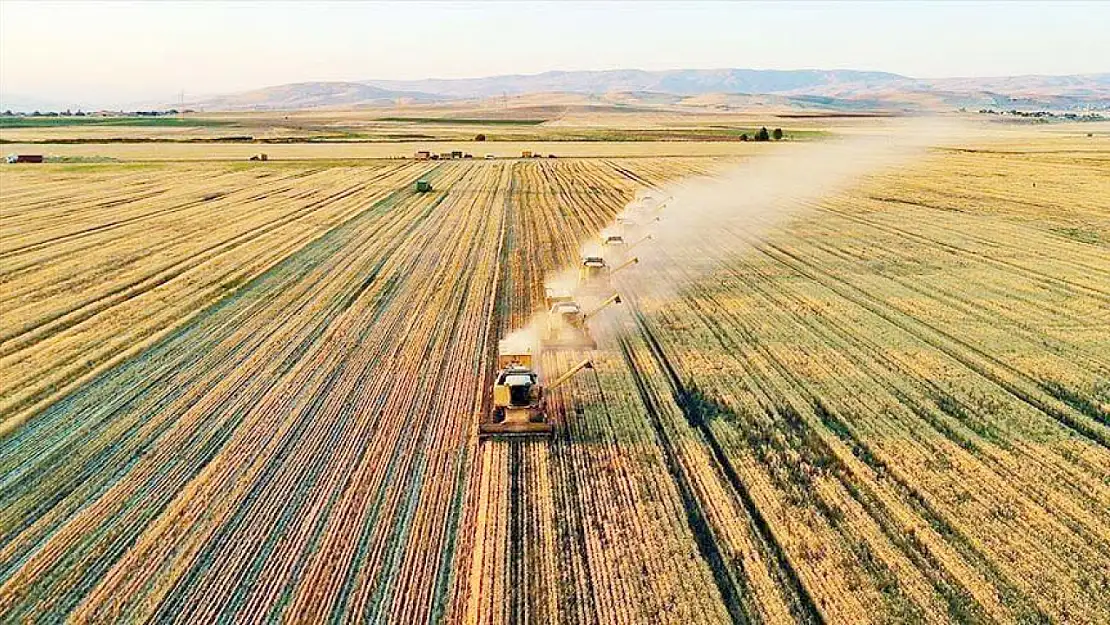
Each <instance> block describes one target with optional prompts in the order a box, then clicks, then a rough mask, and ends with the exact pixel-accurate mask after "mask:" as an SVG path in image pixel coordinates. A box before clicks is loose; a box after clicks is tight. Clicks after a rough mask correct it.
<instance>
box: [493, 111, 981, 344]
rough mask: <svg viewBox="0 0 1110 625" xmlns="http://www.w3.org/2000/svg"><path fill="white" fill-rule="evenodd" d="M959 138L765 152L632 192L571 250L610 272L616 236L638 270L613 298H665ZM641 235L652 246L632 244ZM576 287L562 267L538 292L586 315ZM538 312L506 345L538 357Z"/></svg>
mask: <svg viewBox="0 0 1110 625" xmlns="http://www.w3.org/2000/svg"><path fill="white" fill-rule="evenodd" d="M968 130H969V129H968V127H967V126H966V125H962V124H960V123H959V122H958V121H955V120H951V119H949V120H944V119H914V120H900V121H896V122H893V123H890V124H888V125H887V126H885V127H881V128H877V129H875V130H874V131H873V132H872V133H870V134H858V135H853V136H846V137H843V138H839V139H834V140H830V141H822V142H813V143H796V144H776V145H768V146H767V147H768V148H769V149H768V152H769V153H767V154H760V155H757V156H753V157H752V158H750V159H747V160H745V161H744V162H743V163H740V164H738V165H735V166H733V167H731V168H730V169H727V170H725V171H723V172H721V173H719V174H717V175H713V176H701V177H695V178H688V179H685V180H682V181H679V182H677V183H674V184H670V185H667V186H665V187H663V188H657V189H643V190H641V191H640V192H638V193H637V196H636V199H634V200H633V201H632V202H630V203H629V204H628V205H627V206H625V208H624V209H623V210H622V211H621V212H620V213H619V214H618V215H617V216H616V218H615V219H614V221H613V222H611V223H609V224H608V225H606V227H605V228H603V229H602V231H601V233H599V236H598V237H597V238H591V239H589V240H587V241H584V242H582V244H581V245H580V250H579V251H580V253H581V256H582V257H585V256H605V257H606V260H607V262H608V264H609V265H610V267H615V266H616V265H618V264H619V263H620V262H621V261H622V260H624V257H625V255H624V254H622V253H620V251H619V249H618V248H615V247H610V246H604V245H602V243H601V241H602V240H603V239H604V237H605V236H606V235H608V234H621V235H622V236H623V237H624V245H625V247H626V248H627V247H628V246H631V245H632V244H634V243H635V244H636V246H635V249H633V250H631V251H630V252H629V253H628V254H627V256H635V257H637V258H639V260H640V262H639V264H638V265H637V266H635V267H631V268H629V269H627V270H624V271H622V272H621V273H620V274H619V275H618V276H614V283H613V290H621V289H623V290H625V291H627V293H626V295H633V296H635V295H649V294H650V295H651V296H652V297H655V298H666V297H672V296H674V295H676V294H677V292H678V290H679V289H681V288H682V286H683V285H685V284H690V283H692V282H693V281H696V280H698V279H701V278H704V277H706V276H709V275H712V273H713V272H714V271H715V270H716V268H717V266H718V264H719V263H720V262H721V258H722V257H723V256H728V255H731V254H738V253H743V252H744V251H745V248H746V247H747V244H746V243H745V242H744V241H745V239H753V238H758V237H759V236H760V235H761V234H764V233H766V232H768V231H769V230H771V229H772V228H774V227H776V226H778V225H781V224H783V223H785V222H786V221H788V220H790V219H793V218H796V217H799V216H801V215H802V214H804V213H805V212H806V211H808V210H811V207H812V205H813V203H814V202H815V201H817V200H820V199H821V198H824V197H828V196H830V195H834V194H836V193H839V192H841V191H844V190H845V189H846V188H848V187H850V186H851V185H853V184H855V183H857V182H858V181H859V180H860V179H861V178H863V177H864V176H866V175H870V174H874V173H878V172H881V171H883V170H885V169H890V168H895V167H898V166H902V165H905V164H907V163H909V162H911V161H912V160H914V159H915V158H919V157H921V156H922V155H924V154H925V153H926V151H927V150H928V148H929V147H931V146H935V145H941V144H946V143H952V142H955V141H958V140H959V139H960V138H962V137H965V136H966V134H967V131H968ZM647 235H650V236H651V239H650V240H647V241H641V239H643V238H644V237H646V236H647ZM577 278H578V268H577V267H571V268H565V269H562V270H560V271H559V272H557V273H553V274H549V275H548V276H547V277H546V278H545V281H544V284H545V286H546V287H547V288H548V289H549V291H550V292H554V293H560V292H561V293H569V294H572V295H574V296H575V297H576V298H577V299H579V300H583V299H584V300H585V301H584V302H581V301H580V303H583V304H584V305H585V307H589V306H590V305H591V304H590V302H591V300H596V299H598V298H596V296H587V295H584V294H582V293H576V289H577ZM618 285H619V289H618ZM607 295H608V294H605V296H607ZM603 297H604V296H603ZM615 311H616V307H610V308H609V309H607V310H606V311H604V312H603V313H602V314H601V315H599V316H597V317H595V318H594V319H592V320H591V322H590V327H591V329H592V330H593V333H594V335H595V337H597V338H601V335H604V334H606V333H607V329H608V328H609V327H610V326H611V324H610V323H609V320H610V318H611V317H612V315H614V314H615ZM545 312H546V311H539V312H538V313H537V314H536V315H535V316H533V318H532V320H531V322H530V323H529V324H528V326H527V327H525V328H522V329H520V330H516V331H514V332H513V333H512V334H510V335H509V337H507V338H509V339H512V342H513V343H514V344H516V345H517V346H525V345H527V346H530V347H532V349H533V350H534V352H533V353H538V351H536V350H538V348H539V339H540V336H541V333H542V328H543V323H544V319H545V316H544V313H545Z"/></svg>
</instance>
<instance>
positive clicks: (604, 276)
mask: <svg viewBox="0 0 1110 625" xmlns="http://www.w3.org/2000/svg"><path fill="white" fill-rule="evenodd" d="M578 288H579V290H581V291H587V292H588V291H597V290H601V289H608V288H609V264H608V263H606V262H605V259H604V258H602V257H601V256H586V257H585V258H583V259H582V265H581V266H580V267H579V268H578Z"/></svg>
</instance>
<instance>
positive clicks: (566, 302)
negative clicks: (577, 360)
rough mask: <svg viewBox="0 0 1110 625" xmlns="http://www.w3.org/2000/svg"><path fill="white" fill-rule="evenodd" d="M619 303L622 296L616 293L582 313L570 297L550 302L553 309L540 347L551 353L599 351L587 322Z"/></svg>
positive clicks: (548, 314) (548, 316)
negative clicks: (579, 350)
mask: <svg viewBox="0 0 1110 625" xmlns="http://www.w3.org/2000/svg"><path fill="white" fill-rule="evenodd" d="M551 299H552V298H549V300H551ZM619 303H621V296H620V295H618V294H617V293H614V294H612V295H611V296H609V297H608V298H607V299H605V300H604V301H603V302H601V303H600V304H598V305H597V306H595V307H594V308H593V309H592V310H590V311H589V312H582V307H581V306H579V305H578V302H576V301H574V300H573V299H571V298H569V296H568V297H567V298H565V299H564V298H562V297H560V298H559V299H558V300H557V301H549V304H550V305H551V308H550V310H549V311H548V313H547V327H546V331H545V332H544V335H543V339H542V340H541V341H540V347H541V348H542V349H544V350H551V351H558V350H572V349H597V341H595V340H594V338H593V337H592V336H591V335H590V328H589V326H588V325H587V324H586V322H587V321H588V320H589V319H590V318H591V317H594V316H595V315H597V314H598V313H599V312H601V311H602V310H605V309H606V308H608V307H609V306H610V305H612V304H619Z"/></svg>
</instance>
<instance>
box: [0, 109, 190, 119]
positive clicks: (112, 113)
mask: <svg viewBox="0 0 1110 625" xmlns="http://www.w3.org/2000/svg"><path fill="white" fill-rule="evenodd" d="M195 112H196V111H194V110H193V109H184V110H180V111H179V110H177V109H168V110H165V111H88V112H86V111H82V110H80V109H78V110H76V111H72V110H70V109H66V110H64V111H32V112H30V113H26V112H23V111H12V110H7V111H4V112H3V113H0V116H3V117H168V116H173V115H180V114H182V113H195Z"/></svg>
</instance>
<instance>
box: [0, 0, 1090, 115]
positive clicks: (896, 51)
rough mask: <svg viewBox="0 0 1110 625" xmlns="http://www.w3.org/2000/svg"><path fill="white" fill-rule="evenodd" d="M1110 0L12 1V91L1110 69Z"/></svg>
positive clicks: (46, 94)
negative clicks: (564, 73) (523, 77)
mask: <svg viewBox="0 0 1110 625" xmlns="http://www.w3.org/2000/svg"><path fill="white" fill-rule="evenodd" d="M1106 32H1110V2H1107V1H1089V2H1078V1H1077V2H1003V1H988V2H970V1H969V2H958V1H948V2H808V3H807V2H773V3H763V2H734V3H733V2H708V3H699V2H640V3H633V2H614V3H607V2H573V3H568V2H560V3H544V2H537V3H521V2H507V1H506V2H497V1H487V2H430V3H417V2H408V3H389V2H355V1H345V2H312V1H307V0H306V1H301V2H292V1H271V2H263V1H262V0H258V1H254V2H217V1H214V0H208V1H199V0H194V1H192V2H170V1H162V2H110V1H107V0H85V1H81V2H58V1H49V0H47V1H36V2H24V1H21V0H0V93H3V94H7V95H9V96H11V95H12V94H17V95H19V96H21V97H24V98H27V97H30V98H35V99H41V100H43V101H46V102H53V103H60V104H65V105H67V106H84V107H86V108H91V107H96V106H109V105H112V104H116V103H123V102H128V103H131V102H159V103H166V102H174V101H177V99H178V95H179V93H180V92H181V91H184V92H185V94H186V96H185V97H186V99H187V100H188V99H192V98H196V97H202V96H208V95H214V94H220V93H231V92H236V91H244V90H248V89H255V88H260V87H266V86H272V85H277V84H284V83H290V82H303V81H326V80H344V81H357V80H368V79H419V78H460V77H478V76H489V75H497V74H512V73H520V74H529V73H539V72H543V71H548V70H579V69H618V68H637V69H647V70H659V69H682V68H724V67H738V68H754V69H812V68H817V69H862V70H882V71H889V72H895V73H899V74H904V75H907V76H912V77H916V78H937V77H953V76H1003V75H1020V74H1072V73H1093V72H1107V71H1110V37H1108V36H1106Z"/></svg>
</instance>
